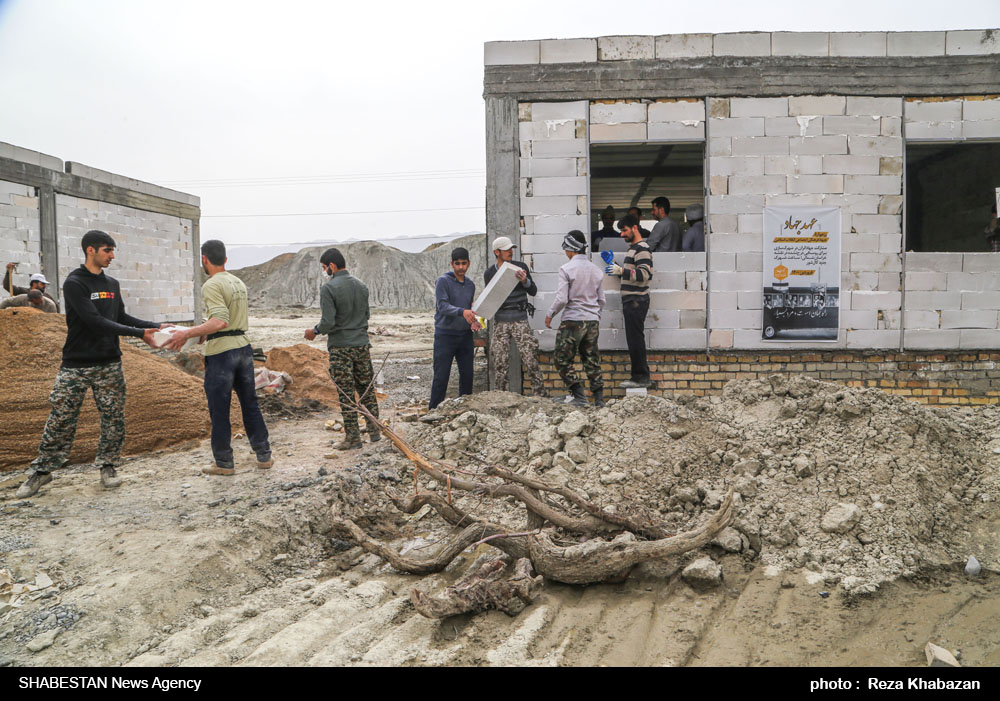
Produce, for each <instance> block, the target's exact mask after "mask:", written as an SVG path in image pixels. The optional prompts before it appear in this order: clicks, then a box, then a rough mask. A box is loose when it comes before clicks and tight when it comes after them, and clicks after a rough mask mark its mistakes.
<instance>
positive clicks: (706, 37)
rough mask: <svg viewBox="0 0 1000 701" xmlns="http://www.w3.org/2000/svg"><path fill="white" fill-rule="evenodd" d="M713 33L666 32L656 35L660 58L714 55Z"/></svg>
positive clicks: (657, 55) (656, 48)
mask: <svg viewBox="0 0 1000 701" xmlns="http://www.w3.org/2000/svg"><path fill="white" fill-rule="evenodd" d="M712 43H713V42H712V35H711V34H665V35H663V36H658V37H656V42H655V45H654V46H655V51H656V58H658V59H672V58H702V57H705V56H711V55H712Z"/></svg>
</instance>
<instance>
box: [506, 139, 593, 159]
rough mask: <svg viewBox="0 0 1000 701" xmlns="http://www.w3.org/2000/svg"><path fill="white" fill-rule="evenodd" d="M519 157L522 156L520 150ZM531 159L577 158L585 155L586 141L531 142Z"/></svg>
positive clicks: (554, 140)
mask: <svg viewBox="0 0 1000 701" xmlns="http://www.w3.org/2000/svg"><path fill="white" fill-rule="evenodd" d="M521 155H525V154H524V150H523V148H522V151H521ZM528 155H530V156H531V157H532V158H578V157H583V156H586V155H587V140H586V139H552V140H549V141H534V142H531V147H530V153H529V154H528Z"/></svg>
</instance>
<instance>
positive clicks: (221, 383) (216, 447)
mask: <svg viewBox="0 0 1000 701" xmlns="http://www.w3.org/2000/svg"><path fill="white" fill-rule="evenodd" d="M233 390H236V397H237V398H238V399H239V401H240V410H241V411H242V412H243V428H244V429H246V432H247V438H248V439H249V440H250V447H251V448H253V451H254V452H255V453H257V459H258V460H260V461H261V462H263V461H265V460H270V458H271V445H270V444H269V443H268V442H267V438H268V436H267V426H266V425H265V424H264V416H263V415H262V414H261V413H260V406H259V405H258V404H257V390H256V389H254V379H253V349H252V348H251V347H250V346H249V345H247V346H243V347H242V348H235V349H233V350H230V351H225V352H223V353H216V354H215V355H206V356H205V396H206V397H207V398H208V415H209V417H211V419H212V455H213V456H214V457H215V464H216V465H218V466H219V467H232V466H233V447H232V443H231V440H232V427H231V426H230V424H229V407H230V404H231V402H232V400H233Z"/></svg>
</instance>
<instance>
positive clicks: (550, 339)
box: [533, 329, 558, 351]
mask: <svg viewBox="0 0 1000 701" xmlns="http://www.w3.org/2000/svg"><path fill="white" fill-rule="evenodd" d="M557 333H558V331H557V330H556V329H536V330H535V331H533V334H534V336H535V338H536V339H537V340H538V348H539V350H543V351H552V350H555V347H556V334H557Z"/></svg>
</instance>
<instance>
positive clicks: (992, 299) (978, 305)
mask: <svg viewBox="0 0 1000 701" xmlns="http://www.w3.org/2000/svg"><path fill="white" fill-rule="evenodd" d="M962 309H993V310H996V309H1000V291H997V290H989V291H986V292H963V293H962Z"/></svg>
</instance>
